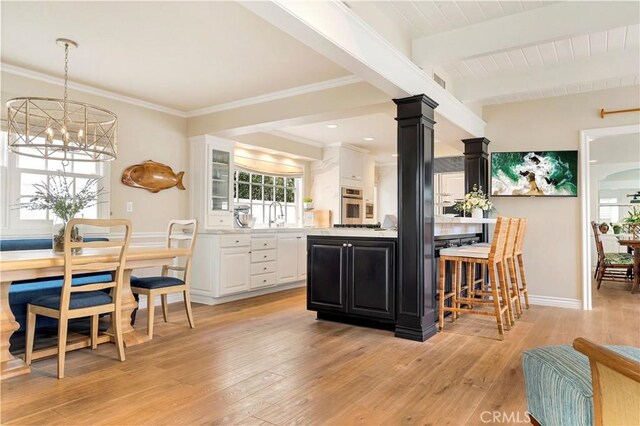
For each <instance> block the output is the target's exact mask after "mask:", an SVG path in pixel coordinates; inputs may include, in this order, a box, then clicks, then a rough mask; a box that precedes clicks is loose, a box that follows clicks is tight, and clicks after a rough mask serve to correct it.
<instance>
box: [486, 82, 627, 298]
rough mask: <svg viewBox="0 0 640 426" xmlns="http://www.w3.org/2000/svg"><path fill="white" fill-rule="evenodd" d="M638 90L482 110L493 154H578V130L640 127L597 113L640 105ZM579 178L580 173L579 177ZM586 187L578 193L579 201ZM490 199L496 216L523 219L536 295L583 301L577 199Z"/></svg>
mask: <svg viewBox="0 0 640 426" xmlns="http://www.w3.org/2000/svg"><path fill="white" fill-rule="evenodd" d="M639 89H640V88H639V87H638V86H632V87H624V88H618V89H611V90H602V91H595V92H588V93H582V94H577V95H571V96H562V97H553V98H547V99H541V100H536V101H529V102H519V103H512V104H504V105H491V106H486V107H484V109H483V118H484V120H485V121H486V122H487V127H486V130H485V134H486V137H487V138H488V139H489V140H490V141H491V143H490V145H489V148H490V150H491V151H525V150H540V151H545V150H562V149H564V150H572V149H573V150H577V149H578V148H579V142H580V131H581V130H583V129H593V128H601V127H615V126H623V125H630V124H637V123H639V122H640V117H639V114H638V113H629V114H616V115H608V116H607V117H606V118H605V119H601V118H600V116H599V111H600V109H601V108H605V109H606V110H613V109H627V108H634V107H637V106H638V105H640V90H639ZM580 173H581V172H580ZM586 190H587V188H578V191H579V197H581V196H582V194H583V193H584V191H586ZM579 197H576V198H494V199H492V201H493V202H494V204H495V206H496V209H497V210H498V213H499V214H500V215H504V216H515V217H526V218H528V219H529V228H528V232H527V237H526V242H525V246H524V256H525V262H526V265H527V282H528V285H529V289H530V293H531V294H532V295H537V296H546V297H553V298H564V299H571V300H573V302H574V303H572V304H574V305H575V301H576V300H581V299H582V283H581V278H582V271H581V268H582V265H581V229H580V198H579Z"/></svg>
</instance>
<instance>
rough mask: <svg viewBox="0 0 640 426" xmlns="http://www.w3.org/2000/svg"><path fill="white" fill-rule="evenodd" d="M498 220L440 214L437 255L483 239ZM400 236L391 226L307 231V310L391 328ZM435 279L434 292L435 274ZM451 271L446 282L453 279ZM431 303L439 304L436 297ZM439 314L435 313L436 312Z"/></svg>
mask: <svg viewBox="0 0 640 426" xmlns="http://www.w3.org/2000/svg"><path fill="white" fill-rule="evenodd" d="M492 223H495V219H473V218H459V217H453V218H449V217H442V218H440V217H438V218H436V223H435V226H434V241H433V247H434V252H433V260H434V263H435V265H436V267H437V262H436V258H437V257H438V256H439V251H440V249H441V248H444V247H451V246H458V245H468V244H475V243H479V242H482V235H483V226H484V225H489V224H492ZM397 253H398V239H397V232H396V231H391V230H372V229H350V228H326V229H310V230H308V231H307V309H309V310H311V311H316V312H317V318H318V319H324V320H331V321H340V322H348V323H352V324H358V325H365V326H372V327H377V328H384V329H393V328H394V327H395V324H396V318H397V316H396V313H397V299H398V295H397V293H398V285H397V280H398V258H397ZM435 271H436V273H435V274H434V276H433V277H432V279H431V285H432V286H433V292H432V293H431V294H434V295H436V293H437V292H436V291H435V289H436V287H437V282H436V277H437V276H438V271H437V269H435ZM449 275H450V274H449V272H448V271H447V274H446V276H447V280H446V282H447V285H448V286H449V287H450V285H451V280H450V277H449ZM433 306H438V304H437V303H436V300H435V299H434V304H433ZM436 318H437V315H436Z"/></svg>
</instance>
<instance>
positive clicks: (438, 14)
mask: <svg viewBox="0 0 640 426" xmlns="http://www.w3.org/2000/svg"><path fill="white" fill-rule="evenodd" d="M346 3H347V4H348V5H349V7H351V8H352V9H354V10H355V11H356V13H358V10H359V9H360V8H370V7H375V8H378V9H379V10H380V11H381V12H382V13H383V14H384V15H386V16H387V17H388V18H389V19H390V20H391V21H393V22H394V23H395V24H396V25H397V27H398V28H404V30H405V32H406V34H407V35H408V36H409V37H410V38H412V39H413V38H418V37H424V36H428V35H431V34H435V33H439V32H443V31H448V30H452V29H455V28H460V27H464V26H467V25H472V24H476V23H479V22H484V21H488V20H491V19H495V18H499V17H502V16H508V15H513V14H516V13H520V12H524V11H527V10H532V9H536V8H538V7H542V6H545V5H549V4H552V3H556V2H551V1H517V0H516V1H477V0H472V1H468V0H465V1H349V2H346Z"/></svg>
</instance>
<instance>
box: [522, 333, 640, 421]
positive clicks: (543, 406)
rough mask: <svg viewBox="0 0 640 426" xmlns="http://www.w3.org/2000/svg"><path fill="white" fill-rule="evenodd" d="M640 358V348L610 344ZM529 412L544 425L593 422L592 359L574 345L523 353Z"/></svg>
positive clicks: (626, 353) (637, 358) (619, 351)
mask: <svg viewBox="0 0 640 426" xmlns="http://www.w3.org/2000/svg"><path fill="white" fill-rule="evenodd" d="M607 348H608V349H611V350H612V351H614V352H618V353H619V354H621V355H623V356H625V357H628V358H630V359H633V360H635V361H640V348H632V347H627V346H607ZM522 367H523V369H524V382H525V388H526V394H527V407H528V410H529V412H530V413H531V414H532V415H533V417H535V418H536V420H538V421H539V422H540V424H543V425H558V426H562V425H570V426H574V425H592V424H593V387H592V384H591V368H590V367H589V359H588V358H587V357H586V356H585V355H583V354H581V353H580V352H578V351H576V350H575V349H573V347H571V346H568V345H566V346H547V347H542V348H536V349H532V350H529V351H526V352H525V353H524V354H523V356H522Z"/></svg>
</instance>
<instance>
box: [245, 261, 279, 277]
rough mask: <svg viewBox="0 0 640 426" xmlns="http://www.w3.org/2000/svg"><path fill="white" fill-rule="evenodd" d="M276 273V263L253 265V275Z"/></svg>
mask: <svg viewBox="0 0 640 426" xmlns="http://www.w3.org/2000/svg"><path fill="white" fill-rule="evenodd" d="M275 271H276V262H259V263H252V264H251V275H258V274H266V273H269V272H275Z"/></svg>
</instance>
